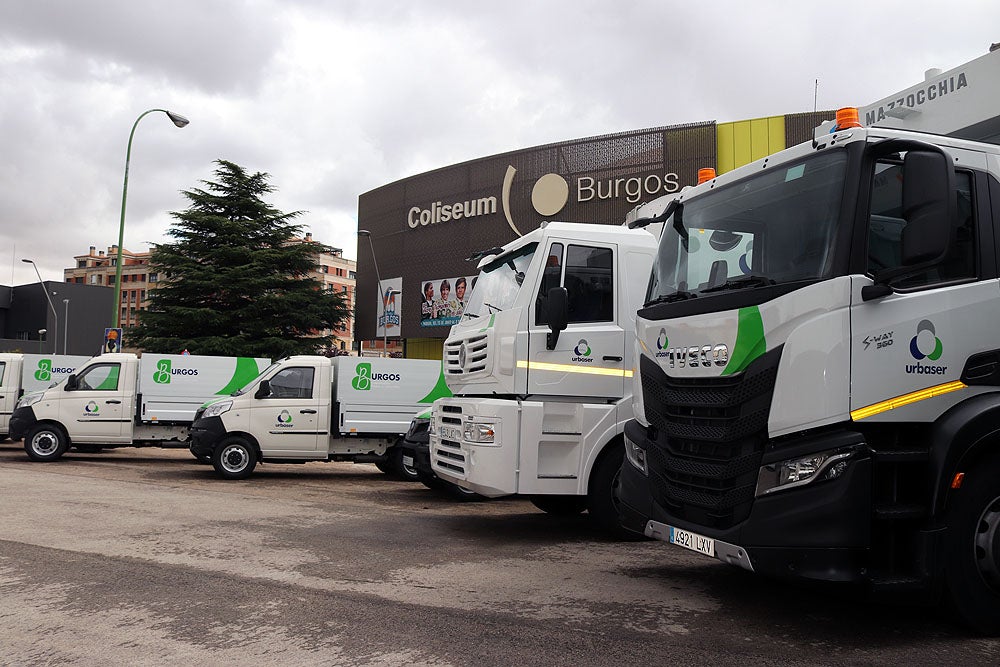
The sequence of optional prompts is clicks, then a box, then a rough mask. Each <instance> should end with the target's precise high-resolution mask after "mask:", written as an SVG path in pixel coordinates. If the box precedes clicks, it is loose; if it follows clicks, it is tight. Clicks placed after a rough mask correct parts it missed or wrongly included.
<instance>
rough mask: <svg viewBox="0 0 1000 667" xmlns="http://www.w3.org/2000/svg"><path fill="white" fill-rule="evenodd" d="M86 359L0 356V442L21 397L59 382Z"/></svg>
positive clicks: (76, 357) (57, 355) (52, 356)
mask: <svg viewBox="0 0 1000 667" xmlns="http://www.w3.org/2000/svg"><path fill="white" fill-rule="evenodd" d="M88 359H90V357H84V356H77V355H67V354H55V355H53V354H19V353H2V354H0V440H3V439H5V438H6V437H7V429H8V426H9V424H10V415H11V413H13V412H14V406H15V405H17V402H18V400H20V398H21V397H22V396H24V395H25V394H29V393H32V392H35V391H42V390H44V389H47V388H48V387H50V386H51V385H53V384H56V383H59V382H62V381H63V380H65V379H66V377H67V376H68V375H70V374H71V373H72V372H73V371H75V370H76V367H77V366H79V365H80V364H83V363H85V362H86V361H87V360H88Z"/></svg>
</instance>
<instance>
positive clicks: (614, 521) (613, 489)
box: [587, 442, 630, 539]
mask: <svg viewBox="0 0 1000 667" xmlns="http://www.w3.org/2000/svg"><path fill="white" fill-rule="evenodd" d="M624 461H625V445H624V444H623V443H621V442H614V443H612V444H610V445H609V446H608V448H607V449H605V450H604V451H603V452H602V453H601V455H600V457H599V458H598V459H597V463H596V464H594V470H593V471H592V472H591V473H590V483H589V484H588V485H587V512H588V513H589V514H590V518H591V520H592V521H593V522H594V524H595V525H596V526H597V527H598V529H600V530H601V531H602V532H604V533H607V534H608V535H609V536H611V537H615V538H618V539H624V538H626V537H627V536H628V535H629V534H630V533H628V532H627V531H625V530H624V529H623V528H622V525H621V518H620V517H619V514H618V480H619V477H620V476H621V470H622V463H623V462H624Z"/></svg>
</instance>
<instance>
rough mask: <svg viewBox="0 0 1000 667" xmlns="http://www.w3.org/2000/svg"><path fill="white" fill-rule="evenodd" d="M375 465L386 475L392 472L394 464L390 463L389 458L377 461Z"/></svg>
mask: <svg viewBox="0 0 1000 667" xmlns="http://www.w3.org/2000/svg"><path fill="white" fill-rule="evenodd" d="M375 467H376V468H378V469H379V470H380V471H382V472H384V473H385V474H386V475H391V474H392V464H391V463H389V459H386V460H385V461H376V463H375Z"/></svg>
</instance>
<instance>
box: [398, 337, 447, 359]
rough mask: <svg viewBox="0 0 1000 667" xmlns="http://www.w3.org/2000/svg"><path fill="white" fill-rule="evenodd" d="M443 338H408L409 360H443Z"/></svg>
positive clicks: (407, 350) (407, 351)
mask: <svg viewBox="0 0 1000 667" xmlns="http://www.w3.org/2000/svg"><path fill="white" fill-rule="evenodd" d="M443 345H444V339H442V338H407V339H406V358H407V359H434V360H437V361H440V360H441V357H442V346H443Z"/></svg>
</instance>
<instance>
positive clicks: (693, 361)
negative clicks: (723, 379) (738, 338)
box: [656, 343, 729, 368]
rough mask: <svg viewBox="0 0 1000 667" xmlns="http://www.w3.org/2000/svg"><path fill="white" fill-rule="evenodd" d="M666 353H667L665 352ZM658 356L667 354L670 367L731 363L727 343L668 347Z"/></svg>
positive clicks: (697, 366) (695, 366)
mask: <svg viewBox="0 0 1000 667" xmlns="http://www.w3.org/2000/svg"><path fill="white" fill-rule="evenodd" d="M664 353H665V354H664ZM656 356H658V357H659V356H665V357H667V359H668V360H669V365H670V368H685V367H687V368H699V367H702V368H708V367H710V366H725V365H726V364H728V363H729V346H727V345H726V344H725V343H717V344H715V345H702V346H700V347H699V346H697V345H694V346H692V347H671V348H667V349H666V350H664V351H663V352H661V353H657V355H656Z"/></svg>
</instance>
